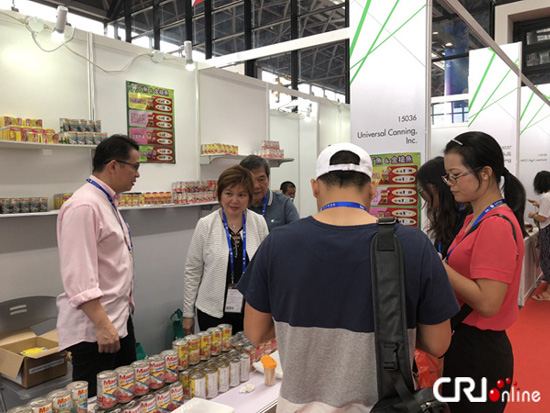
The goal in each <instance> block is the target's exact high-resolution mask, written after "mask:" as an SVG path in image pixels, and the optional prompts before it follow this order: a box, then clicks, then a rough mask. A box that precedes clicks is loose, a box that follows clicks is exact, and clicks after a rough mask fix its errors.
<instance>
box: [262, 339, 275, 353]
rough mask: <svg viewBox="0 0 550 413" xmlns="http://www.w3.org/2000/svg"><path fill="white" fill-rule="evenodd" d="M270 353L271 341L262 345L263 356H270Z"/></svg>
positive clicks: (271, 351)
mask: <svg viewBox="0 0 550 413" xmlns="http://www.w3.org/2000/svg"><path fill="white" fill-rule="evenodd" d="M271 353H273V345H272V342H271V340H267V341H266V342H265V343H264V355H270V354H271Z"/></svg>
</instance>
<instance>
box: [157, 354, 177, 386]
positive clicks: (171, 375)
mask: <svg viewBox="0 0 550 413" xmlns="http://www.w3.org/2000/svg"><path fill="white" fill-rule="evenodd" d="M160 355H161V356H162V357H164V365H165V366H166V367H165V369H166V370H165V374H164V381H165V382H166V383H174V382H175V381H177V380H178V364H179V360H178V352H177V351H175V350H164V351H163V352H162V353H160Z"/></svg>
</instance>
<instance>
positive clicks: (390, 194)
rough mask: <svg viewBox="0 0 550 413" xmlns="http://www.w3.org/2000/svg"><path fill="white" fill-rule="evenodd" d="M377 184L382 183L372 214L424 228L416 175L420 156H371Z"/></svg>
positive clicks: (415, 154)
mask: <svg viewBox="0 0 550 413" xmlns="http://www.w3.org/2000/svg"><path fill="white" fill-rule="evenodd" d="M371 158H372V166H373V174H372V179H373V181H376V182H378V186H377V188H376V196H375V197H374V199H373V200H372V203H371V208H370V213H371V214H372V215H374V216H375V217H378V218H384V217H395V218H397V219H399V222H401V223H402V224H403V225H410V226H414V227H418V228H420V207H421V205H420V199H419V196H418V190H417V186H416V184H417V183H416V173H417V172H418V168H419V167H420V153H418V152H416V153H399V154H384V155H371Z"/></svg>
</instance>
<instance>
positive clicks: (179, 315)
mask: <svg viewBox="0 0 550 413" xmlns="http://www.w3.org/2000/svg"><path fill="white" fill-rule="evenodd" d="M170 320H171V321H172V327H173V329H174V340H177V339H180V338H184V337H185V333H184V332H183V327H182V326H181V322H182V321H183V311H181V309H180V308H178V309H177V310H176V311H174V312H173V313H172V315H171V316H170Z"/></svg>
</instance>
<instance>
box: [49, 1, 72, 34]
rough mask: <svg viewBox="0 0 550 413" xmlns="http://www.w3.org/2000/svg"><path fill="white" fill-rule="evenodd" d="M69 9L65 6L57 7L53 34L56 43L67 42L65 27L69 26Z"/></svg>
mask: <svg viewBox="0 0 550 413" xmlns="http://www.w3.org/2000/svg"><path fill="white" fill-rule="evenodd" d="M68 12H69V9H67V8H66V7H65V6H57V18H56V21H55V27H54V29H53V32H52V39H54V40H55V41H56V42H62V41H63V40H65V26H66V25H67V13H68Z"/></svg>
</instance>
